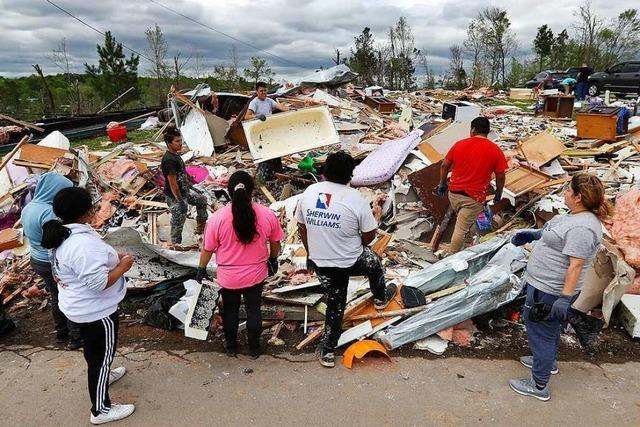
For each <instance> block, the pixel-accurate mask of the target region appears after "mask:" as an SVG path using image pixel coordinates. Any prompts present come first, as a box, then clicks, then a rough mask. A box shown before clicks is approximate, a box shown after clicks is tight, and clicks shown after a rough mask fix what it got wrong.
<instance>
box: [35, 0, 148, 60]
mask: <svg viewBox="0 0 640 427" xmlns="http://www.w3.org/2000/svg"><path fill="white" fill-rule="evenodd" d="M46 2H47V3H49V4H50V5H51V6H53V7H55V8H56V9H58V10H60V11H62V12H64V13H66V14H67V15H69V16H70V17H72V18H73V19H75V20H76V21H78V22H80V23H81V24H82V25H84V26H86V27H89V28H91V29H92V30H93V31H95V32H96V33H98V34H102V36H105V33H103V32H102V31H100V30H99V29H97V28H96V27H94V26H93V25H91V24H89V23H87V22H85V21H83V20H82V19H80V18H78V17H77V16H75V15H73V14H72V13H71V12H69V11H67V10H65V9H63V8H62V7H60V6H58V5H57V4H55V3H54V2H52V1H51V0H46ZM118 43H120V44H121V45H122V47H124V48H125V49H127V50H129V51H131V52H133V53H135V54H136V55H138V56H141V57H143V58H144V59H146V60H147V61H149V62H153V60H152V59H150V58H149V57H148V56H146V55H144V54H142V53H140V52H138V51H137V50H135V49H132V48H130V47H129V46H127V45H125V44H124V43H121V42H118Z"/></svg>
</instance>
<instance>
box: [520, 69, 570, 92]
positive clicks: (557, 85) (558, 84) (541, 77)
mask: <svg viewBox="0 0 640 427" xmlns="http://www.w3.org/2000/svg"><path fill="white" fill-rule="evenodd" d="M567 77H569V75H568V74H567V73H566V72H564V71H559V70H545V71H541V72H539V73H538V74H536V75H535V76H534V77H533V78H532V79H531V80H529V81H528V82H526V83H525V84H524V87H526V88H534V87H536V86H538V85H539V84H540V83H542V82H544V88H545V89H559V90H564V88H563V87H562V80H564V79H566V78H567Z"/></svg>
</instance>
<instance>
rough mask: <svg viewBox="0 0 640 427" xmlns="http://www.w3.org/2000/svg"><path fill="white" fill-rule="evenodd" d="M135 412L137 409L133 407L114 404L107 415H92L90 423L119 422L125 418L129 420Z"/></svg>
mask: <svg viewBox="0 0 640 427" xmlns="http://www.w3.org/2000/svg"><path fill="white" fill-rule="evenodd" d="M135 410H136V407H135V406H133V405H118V404H112V405H111V409H109V412H107V413H106V414H98V416H95V415H93V414H91V418H90V419H89V421H90V422H91V424H105V423H110V422H111V421H118V420H121V419H123V418H127V417H128V416H129V415H131V414H133V411H135Z"/></svg>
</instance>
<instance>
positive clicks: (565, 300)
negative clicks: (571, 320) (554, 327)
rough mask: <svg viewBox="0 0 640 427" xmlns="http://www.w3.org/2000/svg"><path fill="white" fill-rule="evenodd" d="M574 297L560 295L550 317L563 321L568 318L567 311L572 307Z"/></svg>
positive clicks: (552, 307)
mask: <svg viewBox="0 0 640 427" xmlns="http://www.w3.org/2000/svg"><path fill="white" fill-rule="evenodd" d="M571 299H572V297H570V296H567V295H560V296H559V297H558V299H557V300H555V302H554V303H553V305H552V306H551V313H549V318H550V319H557V320H559V321H561V322H564V321H565V320H567V312H568V311H569V307H571Z"/></svg>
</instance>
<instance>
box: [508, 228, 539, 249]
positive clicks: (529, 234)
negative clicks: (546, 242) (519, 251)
mask: <svg viewBox="0 0 640 427" xmlns="http://www.w3.org/2000/svg"><path fill="white" fill-rule="evenodd" d="M540 237H542V230H522V231H518V232H517V233H516V234H515V235H514V236H513V237H512V238H511V243H513V244H514V245H515V246H523V245H526V244H527V243H531V242H533V241H534V240H538V239H540Z"/></svg>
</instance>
